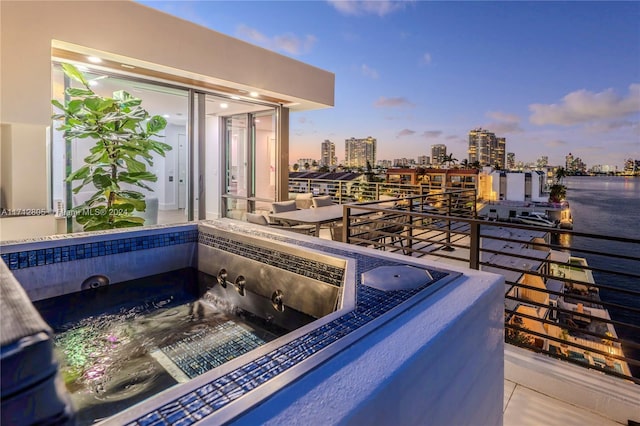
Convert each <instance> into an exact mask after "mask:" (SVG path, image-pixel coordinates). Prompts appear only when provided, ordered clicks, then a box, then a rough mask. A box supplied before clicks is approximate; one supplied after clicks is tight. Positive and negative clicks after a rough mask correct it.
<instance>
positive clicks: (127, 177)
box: [51, 64, 172, 231]
mask: <svg viewBox="0 0 640 426" xmlns="http://www.w3.org/2000/svg"><path fill="white" fill-rule="evenodd" d="M62 69H63V71H64V73H65V74H66V75H67V76H68V77H69V78H70V79H72V80H75V81H77V82H79V83H80V84H82V86H83V87H81V88H77V87H69V88H67V89H66V91H65V103H64V104H62V103H61V102H59V101H57V100H55V99H54V100H52V101H51V103H52V104H53V105H54V106H55V107H56V108H58V109H59V110H60V111H62V113H61V114H54V115H53V116H52V118H53V119H54V120H60V121H64V123H63V124H62V125H61V126H60V127H58V130H62V131H64V138H65V139H66V140H67V141H71V140H73V139H88V140H89V141H92V142H94V145H93V147H92V148H91V149H90V152H91V154H90V155H89V156H87V157H86V158H85V159H84V162H85V164H84V165H83V166H81V167H80V168H79V169H77V170H75V171H74V172H71V173H70V174H69V175H68V176H67V179H66V180H67V182H74V181H80V184H79V185H78V186H76V187H75V188H73V192H74V193H75V194H77V193H78V192H80V190H81V189H83V188H85V187H86V186H87V185H91V187H93V189H95V193H94V194H93V195H92V196H91V197H90V198H89V200H87V201H86V202H85V203H83V204H82V205H80V206H76V207H75V208H74V214H75V217H76V220H77V221H78V223H80V224H81V225H83V229H84V230H85V231H94V230H100V229H112V228H126V227H132V226H142V225H143V224H144V219H143V218H142V217H137V216H134V215H133V212H134V211H138V212H144V211H145V210H146V207H147V206H146V202H145V200H144V194H142V193H141V192H139V191H136V190H133V189H127V188H126V186H127V185H131V186H134V187H139V188H143V189H146V190H148V191H153V189H151V188H150V187H149V186H148V185H147V184H146V183H145V182H155V181H156V180H157V177H156V175H154V174H153V173H151V172H149V171H148V170H147V166H153V161H152V159H153V156H152V152H155V153H157V154H159V155H161V156H163V157H164V154H165V151H169V150H171V149H172V147H171V145H167V144H166V143H162V142H160V141H157V140H154V139H153V138H154V137H157V136H159V133H160V132H161V131H162V130H163V129H164V128H165V127H166V125H167V120H165V119H164V118H163V117H160V116H158V115H155V116H153V117H150V115H149V113H148V112H147V111H146V110H145V109H144V108H142V106H141V104H142V100H141V99H138V98H136V97H134V96H131V95H130V94H129V93H127V92H125V91H124V90H119V91H116V92H113V97H111V98H109V97H102V96H100V95H98V94H96V93H95V92H94V91H93V90H92V89H91V87H90V86H89V83H88V81H87V80H86V78H85V77H84V75H83V74H82V73H81V72H80V71H79V70H78V69H77V68H76V67H74V66H73V65H70V64H62ZM145 163H146V164H145Z"/></svg>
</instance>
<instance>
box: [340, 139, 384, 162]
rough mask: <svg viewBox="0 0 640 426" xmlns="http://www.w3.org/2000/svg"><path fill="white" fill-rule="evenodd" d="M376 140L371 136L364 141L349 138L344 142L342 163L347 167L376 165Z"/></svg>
mask: <svg viewBox="0 0 640 426" xmlns="http://www.w3.org/2000/svg"><path fill="white" fill-rule="evenodd" d="M376 144H377V140H376V139H375V138H372V137H371V136H369V137H367V138H364V139H356V138H350V139H346V140H345V141H344V163H345V166H347V167H363V168H364V167H367V162H368V163H369V164H370V165H371V167H373V166H374V165H375V164H376Z"/></svg>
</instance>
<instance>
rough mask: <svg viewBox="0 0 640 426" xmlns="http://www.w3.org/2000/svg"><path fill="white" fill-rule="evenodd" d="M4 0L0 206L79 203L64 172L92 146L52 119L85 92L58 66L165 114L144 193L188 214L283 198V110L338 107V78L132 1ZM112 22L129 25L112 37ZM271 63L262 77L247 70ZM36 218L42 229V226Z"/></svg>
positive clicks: (58, 225)
mask: <svg viewBox="0 0 640 426" xmlns="http://www.w3.org/2000/svg"><path fill="white" fill-rule="evenodd" d="M1 7H2V14H1V16H0V18H1V24H2V25H0V31H1V36H2V37H1V39H2V49H0V55H1V58H0V59H1V60H0V67H1V69H0V75H2V87H1V90H0V100H1V108H0V122H1V125H2V145H1V152H0V154H1V156H0V158H1V169H2V181H1V183H0V184H1V188H0V189H1V192H2V195H3V196H2V201H1V204H2V206H0V207H2V208H6V209H13V210H16V211H17V210H19V209H38V211H51V210H53V211H56V210H59V211H63V210H64V211H68V210H70V209H72V208H73V207H75V206H77V205H78V203H80V204H81V202H80V201H78V200H77V199H75V197H74V195H80V194H73V192H72V191H71V189H72V187H71V183H67V182H66V181H65V178H66V177H67V176H69V173H70V171H75V170H77V169H78V167H80V166H82V165H83V164H84V158H85V157H87V155H89V149H90V147H91V146H92V145H93V144H94V143H95V141H92V140H90V139H89V138H87V139H74V140H66V139H65V138H64V134H63V132H62V131H59V130H56V129H57V128H58V127H59V126H60V123H59V122H57V121H53V120H52V118H51V117H52V114H53V113H58V112H59V111H57V110H54V109H53V107H52V104H51V101H52V99H56V100H58V101H59V102H61V103H64V102H65V100H64V96H65V95H64V93H65V90H66V89H68V88H81V84H80V83H78V82H76V81H74V80H71V79H69V78H65V75H64V73H63V71H62V66H61V64H63V63H71V64H74V65H75V66H76V67H78V68H79V69H81V70H82V71H81V72H82V73H84V76H85V78H86V79H88V80H91V81H93V82H94V83H95V84H96V85H95V86H92V89H93V90H94V92H96V93H97V94H99V95H100V96H109V97H110V96H112V94H113V92H114V91H118V90H124V91H126V92H128V93H131V94H132V95H133V96H135V97H138V98H140V99H141V100H142V107H143V108H145V109H146V110H147V111H148V112H149V113H150V115H160V116H165V118H166V120H167V126H166V128H165V129H164V130H163V134H162V135H161V136H162V137H163V142H164V143H166V144H168V145H171V147H172V149H171V150H170V151H168V152H167V155H166V156H165V157H162V156H159V155H155V154H154V157H153V159H152V160H153V163H154V165H153V170H152V171H153V173H154V174H155V175H156V176H157V181H155V182H152V183H151V185H149V190H146V189H145V190H144V192H145V193H144V196H145V197H148V199H149V200H151V199H152V198H153V199H154V201H155V202H156V203H157V204H156V205H157V206H158V210H159V211H160V213H162V212H163V211H173V212H174V213H175V214H176V215H183V220H184V221H189V220H196V219H205V218H206V219H209V218H211V219H213V218H217V217H225V216H227V217H237V218H240V217H242V215H243V214H244V212H247V211H253V210H254V209H255V208H257V207H258V206H257V205H256V204H257V203H261V202H265V203H266V201H259V202H258V201H255V200H256V199H259V200H274V201H276V200H280V199H286V198H287V196H288V166H289V165H288V158H289V114H290V112H295V111H305V110H312V109H317V108H326V107H331V106H332V105H333V102H334V81H335V77H334V75H333V74H332V73H330V72H327V71H324V70H321V69H319V68H316V67H312V66H309V65H307V64H305V63H302V62H299V61H296V60H294V59H291V58H288V57H285V56H283V55H279V54H277V53H274V52H271V51H268V50H266V49H263V48H260V47H257V46H253V45H251V44H249V43H246V42H244V41H240V40H237V39H235V38H233V37H229V36H226V35H223V34H221V33H218V32H216V31H212V30H209V29H207V28H205V27H202V26H200V25H196V24H193V23H190V22H187V21H184V20H182V19H179V18H176V17H173V16H170V15H168V14H165V13H162V12H160V11H157V10H154V9H151V8H148V7H146V6H143V5H140V4H138V3H136V2H127V1H125V2H46V1H42V2H2V4H1ZM70 17H73V24H69V19H70ZM34 22H37V23H38V30H37V31H34V30H33V23H34ZM114 22H117V23H118V24H119V25H120V27H121V28H127V31H114V30H113V28H114V27H113V23H114ZM166 28H170V29H171V31H166V30H165V31H159V30H158V29H166ZM105 34H108V36H105ZM131 40H136V42H135V43H132V42H131ZM159 46H160V48H159ZM185 46H189V48H188V49H185ZM212 50H213V51H227V52H233V55H229V56H228V57H225V59H224V60H221V59H220V57H219V56H217V55H207V54H206V52H210V51H212ZM265 66H268V67H269V72H265V73H261V74H260V75H257V74H256V73H255V70H256V69H261V68H264V67H265ZM292 74H294V75H296V76H299V78H296V79H291V78H289V76H290V75H292ZM70 80H71V81H70ZM27 168H28V169H29V172H28V175H27V174H25V170H26V169H27ZM76 185H77V183H76V184H75V185H74V186H76ZM88 190H89V191H94V192H95V190H96V189H95V188H93V187H91V188H88ZM51 216H53V215H51ZM24 220H25V221H29V222H33V226H32V225H26V226H25V229H30V230H33V231H34V233H33V234H32V236H36V235H51V234H54V233H60V232H71V230H72V229H71V224H72V218H66V220H65V219H62V218H54V217H50V215H46V216H40V217H25V219H24ZM36 220H38V223H41V222H42V223H45V222H46V225H42V228H41V229H38V230H37V231H36V229H35V228H36V225H35V221H36ZM65 222H66V223H65ZM145 223H146V222H145ZM150 224H152V223H150ZM38 226H40V225H38Z"/></svg>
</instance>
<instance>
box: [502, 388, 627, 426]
mask: <svg viewBox="0 0 640 426" xmlns="http://www.w3.org/2000/svg"><path fill="white" fill-rule="evenodd" d="M503 410H504V423H503V424H504V426H539V425H545V426H556V425H557V426H560V425H562V426H572V425H576V426H577V425H580V426H620V423H617V422H614V421H613V420H610V419H607V418H604V417H601V416H599V415H597V414H595V413H592V412H590V411H586V410H585V409H583V408H580V407H576V406H575V405H571V404H567V403H566V402H563V401H560V400H558V399H555V398H552V397H549V396H547V395H543V394H541V393H539V392H536V391H534V390H531V389H529V388H526V387H524V386H522V385H519V384H517V383H514V382H511V381H509V380H505V381H504V405H503Z"/></svg>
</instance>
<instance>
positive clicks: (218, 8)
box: [141, 1, 640, 167]
mask: <svg viewBox="0 0 640 426" xmlns="http://www.w3.org/2000/svg"><path fill="white" fill-rule="evenodd" d="M141 3H143V4H146V5H148V6H151V7H154V8H157V9H159V10H162V11H164V12H167V13H169V14H172V15H175V16H178V17H180V18H183V19H186V20H189V21H192V22H194V23H197V24H200V25H203V26H206V27H208V28H211V29H213V30H216V31H218V32H221V33H223V34H227V35H230V36H233V37H237V38H239V39H242V40H245V41H247V42H250V43H253V44H256V45H258V46H262V47H264V48H266V49H270V50H273V51H275V52H278V53H280V54H283V55H286V56H289V57H291V58H294V59H297V60H300V61H302V62H306V63H308V64H311V65H314V66H316V67H319V68H322V69H325V70H327V71H330V72H333V73H335V76H336V86H335V107H334V108H331V109H325V110H317V111H308V112H300V113H292V115H291V134H290V138H291V146H290V154H291V155H290V160H291V162H294V161H296V160H297V159H298V158H313V159H319V158H320V143H321V142H322V141H324V140H325V139H329V140H331V141H332V142H334V143H335V144H336V152H337V155H338V159H339V160H340V161H342V160H343V158H344V140H345V139H348V138H350V137H356V138H364V137H367V136H373V137H375V138H377V140H378V160H381V159H387V160H393V159H395V158H402V157H406V158H414V159H415V158H417V156H419V155H430V154H431V153H430V147H431V145H433V144H439V143H442V144H445V145H447V148H448V151H449V152H450V153H453V155H454V157H455V158H457V159H458V160H462V159H465V158H467V140H468V137H467V133H468V131H469V130H470V129H472V128H476V127H483V128H486V129H488V130H490V131H492V132H494V133H496V135H497V136H499V137H506V138H507V151H508V152H514V153H515V154H516V160H517V161H524V162H530V161H535V160H536V159H537V158H538V157H540V156H542V155H548V156H549V161H550V163H551V164H558V165H560V164H561V165H564V157H565V156H566V155H567V154H568V153H570V152H571V153H572V154H573V155H574V156H577V157H580V158H582V160H583V161H584V162H586V163H587V166H588V167H592V166H594V165H596V164H600V165H610V166H618V167H621V166H622V165H623V163H624V160H625V159H626V158H634V159H639V160H640V124H639V122H640V2H635V1H634V2H620V3H614V2H454V1H451V2H425V1H415V2H414V1H407V2H389V1H373V2H361V1H282V2H275V1H260V2H248V1H235V2H228V1H200V2H183V1H174V2H160V1H142V2H141ZM209 54H215V52H209ZM221 60H224V58H221Z"/></svg>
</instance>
